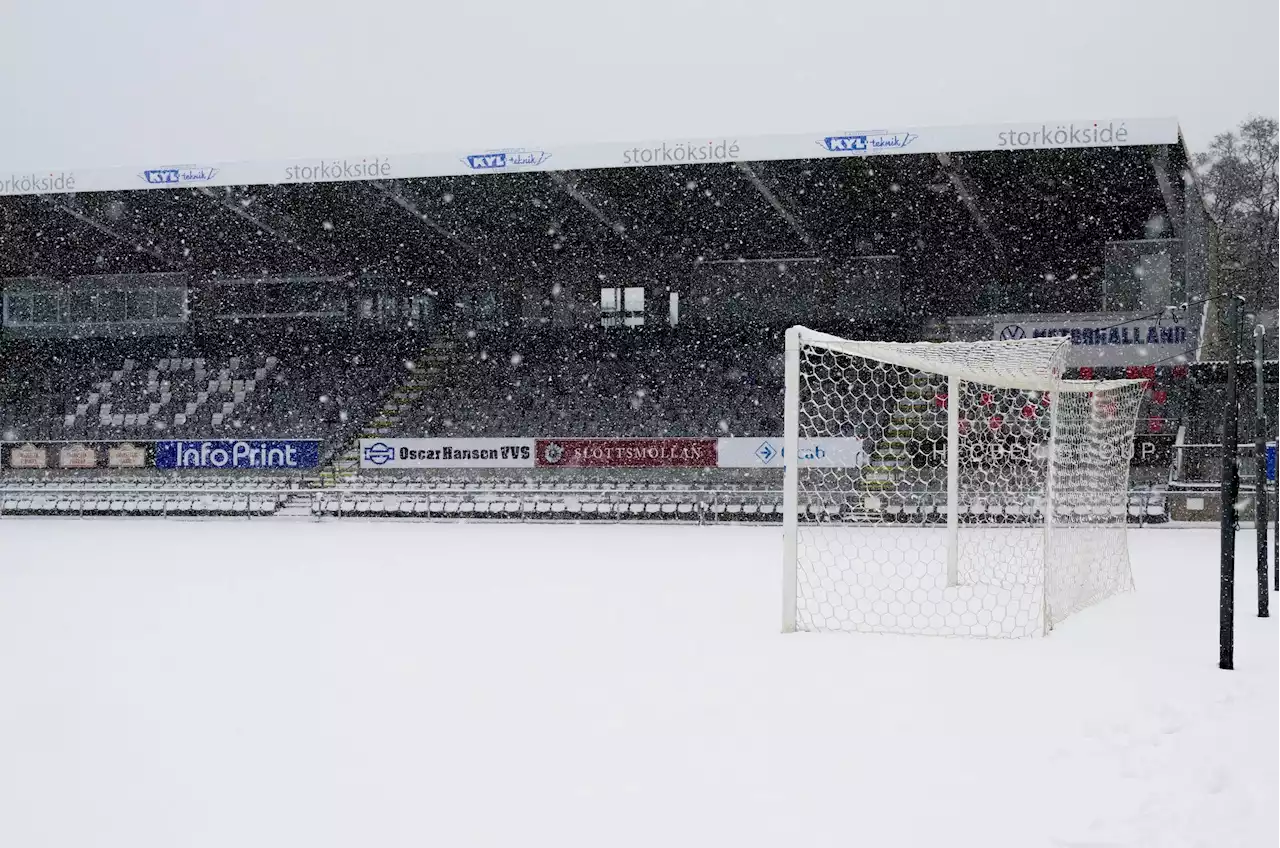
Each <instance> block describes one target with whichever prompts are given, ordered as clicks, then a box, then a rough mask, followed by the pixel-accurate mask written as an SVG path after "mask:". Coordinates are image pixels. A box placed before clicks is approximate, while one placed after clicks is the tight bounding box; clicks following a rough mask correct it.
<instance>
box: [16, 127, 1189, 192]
mask: <svg viewBox="0 0 1280 848" xmlns="http://www.w3.org/2000/svg"><path fill="white" fill-rule="evenodd" d="M1178 142H1179V136H1178V122H1177V119H1175V118H1115V119H1101V120H1077V121H1057V122H1034V123H1017V124H988V125H985V126H984V125H975V126H957V127H911V128H902V127H896V128H895V127H887V128H883V129H848V130H832V131H830V132H828V133H825V134H823V133H794V134H786V135H761V136H741V137H735V136H721V137H717V138H706V137H702V138H682V139H665V140H663V139H658V140H651V141H638V142H627V143H621V142H606V143H595V144H565V145H554V146H547V147H492V148H482V149H475V150H457V151H449V152H439V153H414V154H400V155H369V156H345V157H336V158H313V159H276V160H262V161H255V162H187V163H164V162H155V163H148V164H145V165H139V166H137V167H117V168H67V169H57V170H44V171H20V172H7V171H6V170H4V169H3V167H2V166H0V195H14V194H60V193H71V192H87V191H129V190H135V189H155V188H174V187H178V186H187V187H200V186H239V185H280V184H289V183H321V182H340V181H345V180H394V179H409V178H414V177H445V176H457V175H464V174H481V173H514V172H523V171H573V170H586V169H592V168H627V167H646V166H660V165H687V164H695V165H697V164H712V163H732V162H763V161H770V160H785V159H826V158H831V157H841V156H844V157H848V156H888V155H895V154H900V153H908V154H910V153H962V152H969V151H984V150H1013V151H1016V150H1037V149H1040V150H1043V149H1066V148H1081V147H1128V146H1136V145H1160V144H1177V143H1178Z"/></svg>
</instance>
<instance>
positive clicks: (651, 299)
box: [0, 122, 1276, 521]
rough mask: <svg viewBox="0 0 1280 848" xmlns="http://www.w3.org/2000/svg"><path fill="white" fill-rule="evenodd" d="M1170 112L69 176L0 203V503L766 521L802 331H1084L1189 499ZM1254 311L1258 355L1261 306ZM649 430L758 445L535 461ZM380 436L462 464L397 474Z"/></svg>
mask: <svg viewBox="0 0 1280 848" xmlns="http://www.w3.org/2000/svg"><path fill="white" fill-rule="evenodd" d="M1115 124H1116V122H1112V124H1111V125H1110V126H1112V127H1113V129H1114V127H1115ZM1119 124H1120V126H1124V122H1119ZM1161 127H1162V128H1158V129H1157V130H1156V131H1154V134H1153V135H1152V136H1151V138H1150V140H1149V141H1150V143H1147V142H1146V141H1143V140H1141V139H1140V138H1139V135H1140V134H1138V133H1136V132H1135V134H1134V137H1133V138H1131V139H1128V140H1126V141H1125V142H1124V143H1115V142H1116V140H1117V139H1116V136H1115V133H1114V132H1113V133H1112V135H1111V136H1107V137H1106V138H1105V140H1099V136H1098V134H1097V132H1096V131H1095V133H1094V135H1093V136H1091V137H1090V140H1091V142H1092V143H1087V144H1084V145H1083V146H1081V145H1079V144H1074V143H1072V144H1058V145H1056V146H1055V144H1054V143H1053V142H1052V138H1051V136H1052V135H1053V133H1052V132H1048V131H1046V133H1044V135H1045V136H1047V137H1050V138H1049V140H1048V141H1047V142H1046V141H1045V139H1043V138H1042V139H1040V140H1039V141H1037V142H1035V143H1032V142H1028V143H1019V137H1020V135H1026V133H1020V132H1018V131H1017V129H1016V128H1014V129H1004V130H1001V129H1000V128H992V129H990V131H986V130H983V132H985V133H986V135H982V133H979V132H977V131H976V130H975V131H974V132H973V133H970V134H967V135H965V136H964V138H966V139H968V138H977V137H979V136H981V137H982V138H988V137H989V138H988V141H989V143H988V142H984V143H982V144H977V143H975V144H972V145H967V144H966V143H965V142H964V141H961V142H957V143H954V144H948V143H945V141H940V142H938V143H933V142H932V141H931V136H930V134H929V132H928V131H926V130H921V131H919V132H915V131H910V132H908V131H901V132H882V133H865V134H848V135H841V136H821V135H815V136H812V137H805V138H804V139H803V141H804V144H805V146H804V147H803V148H796V149H798V150H800V151H801V152H800V153H796V154H794V155H793V154H790V153H787V154H772V153H771V154H770V155H761V156H753V155H752V153H751V145H750V144H749V143H748V142H749V140H746V139H743V140H741V141H740V140H736V139H719V140H711V141H703V142H698V143H696V146H695V144H694V143H685V142H680V143H671V144H670V145H668V144H665V143H663V144H657V145H655V144H649V145H646V146H643V147H641V146H629V147H626V148H625V149H623V148H622V146H618V147H619V151H618V155H617V156H616V157H614V158H613V159H610V158H609V157H607V156H606V157H604V158H602V159H599V160H591V161H586V160H583V164H582V166H581V167H577V166H575V164H574V163H575V158H574V156H573V155H572V152H568V153H566V155H563V156H561V155H559V154H556V155H553V152H549V151H540V150H524V149H521V150H518V151H512V150H504V151H492V152H485V153H482V154H467V155H462V156H457V157H452V158H451V159H450V160H449V161H450V162H452V163H454V165H453V167H452V168H451V169H444V170H446V171H449V172H441V173H436V174H434V175H433V174H431V173H426V174H415V173H414V172H413V171H414V169H413V168H411V167H410V168H401V167H399V165H398V164H397V163H396V162H394V160H380V159H363V160H350V161H348V160H340V162H339V163H337V165H336V167H337V170H336V173H338V174H339V175H340V176H339V177H336V178H331V177H329V176H327V174H328V171H326V170H325V169H326V168H328V167H329V165H328V163H319V164H318V165H308V164H305V163H304V164H293V165H289V166H288V167H284V166H281V167H277V168H274V170H271V169H266V170H263V171H261V172H262V173H266V172H267V171H269V172H270V174H272V176H271V177H270V178H269V179H267V178H262V179H259V178H257V177H255V176H253V175H252V174H257V173H259V171H252V174H251V176H250V177H249V178H246V179H245V180H244V181H243V182H232V183H227V182H226V180H228V179H235V173H236V172H235V169H234V168H204V167H183V168H162V169H139V170H138V171H137V172H136V173H135V172H132V171H131V172H129V173H128V174H125V175H124V177H122V179H127V180H132V182H122V183H119V184H118V185H111V184H109V183H110V181H109V180H95V178H94V177H93V175H79V174H77V175H76V176H77V178H78V179H77V180H76V181H75V185H73V186H70V187H69V188H64V187H65V186H66V183H67V180H66V175H65V174H64V175H63V177H62V181H61V182H60V183H59V184H58V185H59V188H60V189H62V190H59V191H53V192H50V193H43V194H41V193H30V194H23V195H10V196H4V197H0V286H2V287H3V308H4V311H3V329H2V330H0V442H2V444H0V511H3V512H9V513H12V512H28V513H31V512H34V513H40V512H51V513H56V512H71V513H76V514H98V513H103V514H119V513H144V514H155V513H165V514H169V513H173V514H226V513H231V514H245V513H247V514H271V513H278V512H283V513H286V514H310V515H347V514H352V515H414V516H419V517H423V516H426V517H432V516H435V517H457V516H463V515H472V516H478V515H482V516H488V517H501V518H525V517H540V518H564V517H573V518H585V517H593V516H594V517H601V516H607V517H636V518H651V519H654V518H656V519H662V518H671V519H682V520H727V519H747V520H774V519H775V518H776V515H777V512H778V510H779V509H780V504H781V495H780V487H781V472H780V470H779V468H780V466H779V463H778V462H777V461H776V459H775V457H776V453H774V451H775V448H774V447H773V446H772V445H773V444H774V443H775V442H776V440H777V439H778V437H779V436H780V435H781V433H782V402H781V397H782V391H783V360H782V336H783V332H784V331H785V330H786V328H787V327H789V326H791V325H793V324H805V325H806V326H809V327H812V328H813V329H815V330H819V331H822V332H828V333H832V334H837V335H840V336H844V337H850V338H864V339H872V340H889V341H920V340H926V341H942V340H948V339H955V340H973V339H979V338H987V339H991V338H1022V337H1032V336H1036V335H1070V336H1071V337H1072V339H1073V342H1074V344H1073V347H1072V354H1071V356H1072V359H1071V361H1070V367H1071V368H1072V371H1073V373H1074V374H1076V375H1078V376H1081V377H1084V378H1101V377H1107V376H1119V377H1129V378H1135V377H1136V378H1141V379H1144V380H1146V381H1147V390H1146V396H1145V399H1144V402H1143V408H1142V411H1141V412H1140V418H1141V419H1142V421H1141V422H1140V427H1139V439H1138V446H1137V448H1136V451H1135V456H1134V458H1133V465H1132V473H1131V484H1132V486H1133V490H1134V494H1133V498H1132V501H1131V514H1132V515H1133V517H1134V518H1135V520H1143V521H1148V520H1149V521H1162V520H1166V519H1168V518H1169V517H1170V516H1171V515H1174V514H1175V513H1176V514H1177V515H1178V516H1180V517H1191V518H1194V517H1196V516H1195V515H1193V514H1192V513H1194V512H1195V511H1197V510H1203V511H1204V512H1203V516H1204V517H1206V518H1210V517H1212V516H1213V514H1214V512H1213V510H1214V506H1213V503H1212V495H1211V493H1209V494H1206V491H1207V488H1208V486H1209V484H1210V483H1211V482H1212V480H1213V479H1214V478H1213V476H1212V469H1211V468H1210V467H1209V466H1212V464H1213V463H1212V462H1208V461H1205V459H1204V456H1208V454H1207V453H1203V452H1202V453H1199V454H1198V453H1196V451H1197V450H1199V448H1196V447H1195V446H1198V445H1210V444H1212V443H1213V441H1214V439H1215V433H1216V434H1217V436H1216V437H1217V438H1219V439H1220V433H1221V431H1220V429H1217V430H1215V427H1218V428H1220V423H1218V422H1217V420H1216V412H1215V410H1217V409H1219V408H1220V406H1221V404H1220V400H1219V399H1218V393H1219V392H1220V386H1221V381H1222V377H1221V374H1220V372H1221V368H1220V367H1219V366H1217V365H1214V364H1213V363H1214V362H1215V359H1214V355H1213V353H1214V351H1215V350H1217V349H1219V348H1220V347H1221V341H1220V336H1221V329H1220V327H1219V325H1220V323H1221V322H1220V320H1219V313H1218V310H1217V309H1216V308H1215V304H1216V303H1217V302H1218V299H1220V296H1221V293H1222V281H1221V274H1220V271H1219V269H1218V268H1217V267H1216V264H1215V260H1214V243H1215V232H1214V225H1213V222H1212V221H1210V220H1209V219H1208V217H1207V215H1206V213H1205V211H1204V205H1203V203H1202V201H1201V199H1200V197H1199V195H1198V193H1197V188H1196V183H1195V179H1194V176H1193V174H1192V172H1191V168H1190V164H1189V158H1188V154H1187V153H1186V151H1185V149H1184V146H1183V144H1182V142H1181V140H1180V139H1179V138H1178V137H1177V133H1176V125H1175V124H1172V123H1168V124H1167V125H1161ZM943 135H945V134H939V137H940V138H941V137H942V136H943ZM1135 139H1136V140H1135ZM1108 142H1110V143H1108ZM761 149H764V148H761ZM770 149H771V148H770ZM673 151H683V152H682V153H681V155H680V157H679V158H677V157H676V155H675V153H674V152H673ZM735 151H736V152H735ZM699 152H701V153H705V155H701V153H699ZM250 170H252V169H250ZM420 170H421V169H420ZM425 170H427V171H430V170H431V169H430V168H427V169H425ZM348 172H350V173H354V174H355V175H356V177H357V178H351V179H347V178H344V177H343V176H341V175H345V174H346V173H348ZM246 173H248V172H246ZM36 183H39V181H36ZM36 183H33V184H36ZM50 184H52V183H50ZM76 186H82V188H79V189H77V188H76ZM1249 308H1250V309H1251V311H1252V314H1253V315H1254V316H1255V320H1256V321H1257V322H1260V323H1262V324H1264V325H1265V326H1266V327H1267V340H1268V341H1267V343H1268V345H1269V350H1268V354H1267V355H1268V357H1269V358H1271V359H1274V358H1275V357H1276V350H1275V338H1276V332H1275V326H1276V317H1275V316H1276V304H1275V302H1274V300H1273V301H1271V302H1270V303H1265V304H1250V305H1249ZM1266 373H1267V375H1268V379H1269V380H1274V379H1275V368H1274V367H1272V368H1268V369H1267V372H1266ZM1250 391H1251V390H1250ZM1250 402H1251V401H1250ZM1267 402H1268V403H1269V404H1270V406H1271V410H1272V411H1271V413H1270V418H1269V420H1270V421H1271V422H1273V423H1274V421H1275V420H1276V414H1275V410H1274V406H1275V394H1274V391H1273V390H1272V391H1269V392H1268V398H1267ZM1026 406H1027V403H1026V401H1025V400H1023V401H1018V405H1017V406H1014V407H1011V408H1009V409H1002V410H992V415H993V420H994V417H995V416H1009V417H1016V416H1017V415H1019V414H1028V413H1024V412H1020V410H1023V409H1025V408H1026ZM893 414H897V413H893ZM904 414H905V413H904ZM1273 426H1274V424H1273ZM641 439H644V440H658V441H655V442H650V443H649V444H651V445H657V446H661V450H662V451H664V452H666V453H664V454H663V456H666V455H667V454H668V453H670V454H675V453H679V452H681V451H686V450H687V451H693V450H694V449H695V447H696V446H697V445H704V444H707V443H715V442H720V444H721V447H720V448H719V450H720V455H721V459H722V460H723V459H724V457H725V456H727V455H728V454H729V453H731V452H733V451H736V452H737V453H740V454H742V455H743V456H744V457H745V458H744V459H742V460H741V461H736V460H735V461H733V462H728V461H723V462H720V463H719V464H715V463H703V462H690V461H684V460H681V461H657V462H653V463H648V462H628V461H617V462H610V461H607V460H606V461H601V462H597V463H592V462H583V463H579V464H578V465H577V466H575V467H563V466H557V467H546V466H549V465H555V464H556V460H555V459H550V461H548V462H544V461H543V459H544V457H549V456H550V455H549V454H545V453H544V452H545V449H546V446H547V445H548V444H550V445H554V449H555V451H556V453H557V454H558V453H559V452H560V451H561V450H562V449H563V445H564V444H568V443H569V442H572V441H574V440H577V441H582V440H599V444H601V445H604V444H606V443H608V442H610V440H612V441H615V442H618V443H619V445H623V446H625V445H624V443H630V442H634V441H635V440H641ZM1251 439H1252V434H1251V432H1248V431H1245V432H1242V437H1241V440H1242V441H1249V440H1251ZM394 440H421V444H422V445H425V446H427V447H425V448H423V450H424V451H425V450H430V449H432V448H431V447H430V446H432V445H435V446H436V447H438V448H439V449H441V450H444V449H445V448H448V449H449V450H448V455H447V456H445V458H444V459H441V460H439V461H438V462H435V463H434V464H432V460H431V459H430V458H428V459H427V460H424V461H423V462H419V463H414V464H409V465H403V466H402V465H401V464H400V463H399V462H398V461H396V459H395V458H394V457H393V453H394V449H393V448H392V447H387V445H388V444H391V443H392V442H393V441H394ZM479 440H487V441H479ZM771 440H773V441H771ZM504 442H506V443H509V444H505V445H504V444H503V443H504ZM490 443H492V445H493V448H492V450H494V451H498V452H499V453H501V452H502V451H508V452H509V453H513V454H515V457H514V458H515V460H516V461H514V462H511V463H505V464H504V463H503V462H502V459H505V458H507V457H506V456H505V455H503V456H501V457H500V458H499V459H498V460H493V458H492V457H489V456H488V453H487V451H489V450H490V448H488V447H485V446H486V445H489V444H490ZM530 443H533V450H534V452H535V454H536V455H534V456H530V455H529V454H528V453H527V452H526V453H520V449H521V448H522V447H527V446H528V445H529V444H530ZM362 445H363V447H364V448H365V451H364V452H363V453H362ZM377 445H382V447H376V446H377ZM451 445H452V447H451ZM726 446H732V448H733V450H732V451H730V448H729V447H726ZM743 446H745V447H743ZM655 449H657V448H655ZM383 450H386V451H389V453H387V454H386V458H384V455H383V454H382V453H380V451H383ZM219 451H222V452H223V453H222V454H220V453H219ZM237 451H240V452H241V453H240V454H237ZM273 451H274V452H275V453H272V452H273ZM616 453H617V455H618V456H622V455H625V451H624V450H623V447H619V448H618V451H617V452H616ZM442 455H443V454H442ZM602 455H603V454H602ZM682 455H683V454H682ZM735 455H737V454H735ZM273 456H275V457H277V459H272V457H273ZM450 456H451V457H454V459H453V460H452V461H451V460H450V459H449V458H448V457H450ZM472 460H475V461H472ZM491 460H493V461H491ZM526 466H527V467H526ZM539 466H542V467H539ZM1206 497H1208V498H1209V500H1208V502H1206ZM1173 500H1177V503H1176V504H1175V503H1172V501H1173Z"/></svg>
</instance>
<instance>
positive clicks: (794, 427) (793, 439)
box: [782, 327, 800, 633]
mask: <svg viewBox="0 0 1280 848" xmlns="http://www.w3.org/2000/svg"><path fill="white" fill-rule="evenodd" d="M784 352H785V355H786V357H785V361H784V363H785V364H784V372H785V379H784V387H785V388H784V393H783V412H782V424H783V426H782V462H783V469H784V470H783V472H782V632H783V633H791V632H794V631H795V629H796V589H797V587H796V580H797V573H798V569H797V562H796V558H797V557H798V556H799V535H800V517H799V515H798V513H799V510H800V328H799V327H792V328H790V329H789V330H787V334H786V344H785V346H784Z"/></svg>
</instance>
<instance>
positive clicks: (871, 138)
mask: <svg viewBox="0 0 1280 848" xmlns="http://www.w3.org/2000/svg"><path fill="white" fill-rule="evenodd" d="M919 137H920V136H919V135H917V134H916V133H909V132H899V133H889V132H875V133H853V134H850V135H829V136H827V137H826V138H824V139H822V140H821V141H819V142H818V144H820V145H822V146H823V147H825V148H826V149H827V150H829V151H831V152H832V153H879V152H887V151H890V150H901V149H903V148H904V147H907V146H909V145H910V144H911V142H913V141H915V140H916V139H917V138H919Z"/></svg>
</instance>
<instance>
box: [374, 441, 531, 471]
mask: <svg viewBox="0 0 1280 848" xmlns="http://www.w3.org/2000/svg"><path fill="white" fill-rule="evenodd" d="M533 451H534V440H533V439H361V440H360V468H361V469H362V470H369V469H372V470H375V471H376V470H378V469H386V470H391V471H394V470H396V469H399V468H532V467H533V464H534V462H533Z"/></svg>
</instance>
